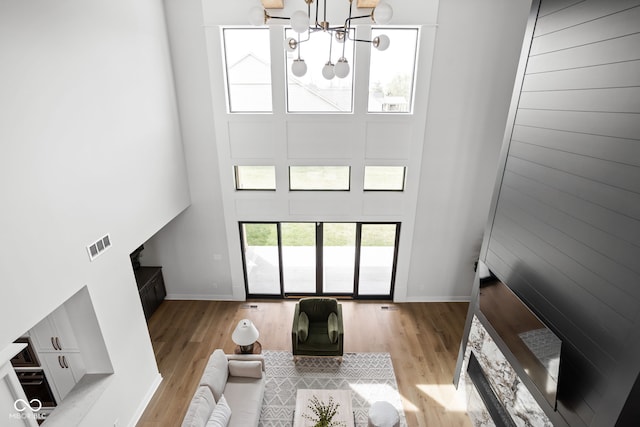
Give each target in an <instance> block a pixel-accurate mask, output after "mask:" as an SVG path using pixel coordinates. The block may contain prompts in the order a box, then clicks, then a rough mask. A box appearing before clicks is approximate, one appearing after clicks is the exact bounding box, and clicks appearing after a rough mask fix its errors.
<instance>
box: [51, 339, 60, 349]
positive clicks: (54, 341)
mask: <svg viewBox="0 0 640 427" xmlns="http://www.w3.org/2000/svg"><path fill="white" fill-rule="evenodd" d="M51 345H52V346H53V349H54V350H60V349H59V348H58V347H57V346H56V340H55V338H54V337H51Z"/></svg>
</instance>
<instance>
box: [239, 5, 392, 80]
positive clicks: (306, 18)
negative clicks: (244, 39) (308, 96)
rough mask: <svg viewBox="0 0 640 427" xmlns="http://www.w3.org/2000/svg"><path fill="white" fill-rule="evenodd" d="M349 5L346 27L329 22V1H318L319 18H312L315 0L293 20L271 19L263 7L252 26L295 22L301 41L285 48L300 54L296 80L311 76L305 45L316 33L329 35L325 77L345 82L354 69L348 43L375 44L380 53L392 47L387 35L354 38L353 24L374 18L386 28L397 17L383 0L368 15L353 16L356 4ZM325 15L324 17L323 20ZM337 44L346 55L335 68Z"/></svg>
mask: <svg viewBox="0 0 640 427" xmlns="http://www.w3.org/2000/svg"><path fill="white" fill-rule="evenodd" d="M347 1H348V2H349V15H348V16H347V18H346V19H345V21H344V24H342V25H337V26H332V25H331V24H330V23H329V22H328V21H327V0H317V1H316V5H315V17H314V16H313V15H312V14H311V4H312V3H314V0H304V2H305V3H306V4H307V11H306V12H305V11H304V10H298V11H296V12H294V13H293V14H292V15H291V17H281V16H271V15H269V13H268V12H267V10H266V9H264V8H263V7H260V6H255V7H253V8H252V9H251V10H250V12H249V22H250V23H251V24H252V25H256V26H260V25H266V24H267V23H268V22H269V20H271V19H286V20H289V21H290V22H291V28H292V29H293V31H295V32H296V33H297V37H295V38H294V37H289V38H287V39H286V40H285V44H284V46H285V49H286V50H287V51H288V52H295V51H297V53H298V56H297V58H296V59H294V60H293V63H292V65H291V72H292V73H293V75H294V76H296V77H302V76H304V75H305V74H306V73H307V64H306V63H305V62H304V59H302V56H301V52H300V50H301V46H302V45H303V43H305V42H307V41H309V40H310V39H311V36H312V35H313V34H314V33H319V32H324V33H329V34H330V35H331V37H330V38H329V60H328V61H327V63H326V64H325V65H324V67H323V68H322V76H323V77H324V78H325V79H327V80H331V79H333V78H334V77H338V78H341V79H342V78H345V77H347V76H348V75H349V72H350V69H351V67H350V66H349V62H348V61H347V58H346V57H345V41H346V40H351V41H356V42H365V43H371V45H372V46H373V47H375V48H376V49H378V50H385V49H387V48H388V47H389V44H390V40H389V37H388V36H386V35H385V34H380V35H379V36H377V37H374V38H373V39H372V40H362V39H357V38H355V37H354V36H353V34H354V32H353V31H352V27H351V21H352V20H355V19H363V18H370V19H371V21H372V22H373V23H375V24H386V23H387V22H389V21H390V20H391V17H392V16H393V9H392V8H391V6H389V4H387V3H385V2H384V1H382V0H380V1H379V2H378V4H377V5H376V6H375V7H372V8H371V12H370V13H369V14H368V15H361V16H353V15H352V6H353V0H347ZM320 3H322V7H321V6H320ZM321 13H322V16H320V14H321ZM334 40H335V41H336V42H337V43H338V44H341V45H342V55H341V56H340V57H339V58H338V60H337V61H336V63H335V64H334V63H333V62H332V61H331V53H332V47H333V41H334Z"/></svg>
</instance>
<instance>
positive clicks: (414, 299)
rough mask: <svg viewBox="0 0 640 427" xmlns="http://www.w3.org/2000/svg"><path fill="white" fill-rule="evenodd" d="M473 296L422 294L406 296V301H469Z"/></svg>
mask: <svg viewBox="0 0 640 427" xmlns="http://www.w3.org/2000/svg"><path fill="white" fill-rule="evenodd" d="M469 301H471V297H470V296H468V297H453V296H448V297H446V296H444V297H436V296H420V297H406V298H405V299H404V302H469Z"/></svg>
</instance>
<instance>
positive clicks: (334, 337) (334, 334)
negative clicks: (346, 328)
mask: <svg viewBox="0 0 640 427" xmlns="http://www.w3.org/2000/svg"><path fill="white" fill-rule="evenodd" d="M327 329H328V330H329V341H330V342H331V343H332V344H335V343H337V342H338V333H339V331H338V315H337V314H335V313H333V312H332V313H331V314H329V319H327Z"/></svg>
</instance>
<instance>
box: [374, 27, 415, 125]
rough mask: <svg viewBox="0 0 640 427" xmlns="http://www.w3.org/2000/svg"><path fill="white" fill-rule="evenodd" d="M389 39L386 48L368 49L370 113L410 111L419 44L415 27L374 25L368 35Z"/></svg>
mask: <svg viewBox="0 0 640 427" xmlns="http://www.w3.org/2000/svg"><path fill="white" fill-rule="evenodd" d="M381 34H386V35H387V36H389V38H390V39H391V44H390V45H389V48H388V49H387V50H385V51H378V50H377V49H371V60H370V63H369V108H368V111H369V112H370V113H411V112H412V111H411V110H412V108H413V85H414V75H415V65H416V56H417V50H416V49H417V45H418V29H417V28H373V29H372V30H371V37H372V38H375V37H376V36H379V35H381Z"/></svg>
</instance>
